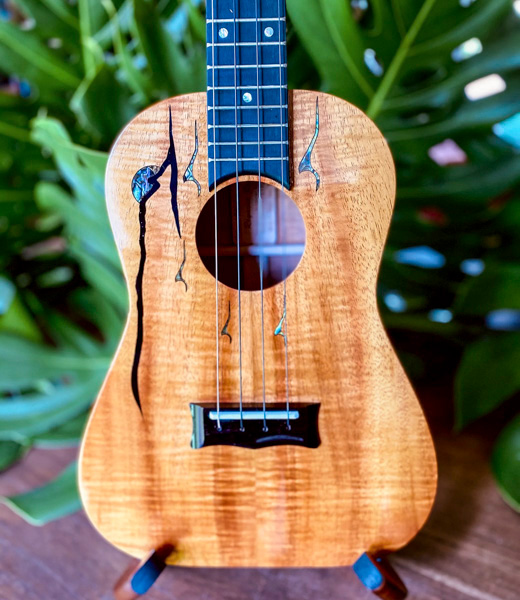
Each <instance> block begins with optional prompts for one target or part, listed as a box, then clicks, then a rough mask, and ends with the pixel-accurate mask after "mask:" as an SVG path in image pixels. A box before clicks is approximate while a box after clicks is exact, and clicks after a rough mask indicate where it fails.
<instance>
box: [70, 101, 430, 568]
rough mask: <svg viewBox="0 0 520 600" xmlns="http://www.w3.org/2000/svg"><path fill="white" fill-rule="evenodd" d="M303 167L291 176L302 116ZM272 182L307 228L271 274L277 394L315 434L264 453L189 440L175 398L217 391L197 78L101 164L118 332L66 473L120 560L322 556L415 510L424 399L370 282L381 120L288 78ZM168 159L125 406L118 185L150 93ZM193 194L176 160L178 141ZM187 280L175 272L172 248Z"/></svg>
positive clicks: (342, 557)
mask: <svg viewBox="0 0 520 600" xmlns="http://www.w3.org/2000/svg"><path fill="white" fill-rule="evenodd" d="M317 96H318V97H319V104H320V122H321V123H320V136H319V138H318V141H317V144H316V147H315V149H314V152H313V166H314V167H315V168H316V169H317V171H318V172H319V173H320V175H321V187H320V189H319V191H318V192H316V180H315V178H314V176H313V175H312V174H311V173H302V174H298V164H299V161H300V160H301V158H302V156H303V155H304V153H305V151H306V150H307V148H308V145H309V142H310V139H311V138H312V135H313V134H314V129H315V114H316V97H317ZM291 106H292V124H291V136H292V163H293V164H292V169H293V174H294V185H293V187H292V189H291V190H290V192H289V195H290V196H291V198H292V199H293V200H294V202H295V203H296V204H297V205H298V207H299V209H300V211H301V213H302V215H303V218H304V221H305V225H306V232H307V244H306V249H305V253H304V256H303V258H302V261H301V263H300V265H299V266H298V268H297V270H296V271H295V272H294V273H293V274H292V275H291V277H290V278H289V279H288V280H287V327H288V343H289V389H290V397H291V399H292V400H293V401H299V402H316V401H318V402H320V403H321V411H320V420H319V428H320V436H321V441H322V443H321V446H320V447H319V448H318V449H316V450H309V449H305V448H299V447H294V446H278V447H274V448H266V449H262V450H255V451H252V450H244V449H240V448H233V447H224V446H221V447H210V448H204V449H202V450H192V449H191V448H190V438H191V432H192V421H191V415H190V410H189V404H190V402H215V398H216V350H215V344H216V341H215V280H214V278H213V277H212V276H211V275H210V274H209V273H208V271H207V270H206V269H205V267H204V266H203V264H202V261H201V260H200V258H199V256H198V252H197V247H196V244H195V226H196V223H197V218H198V215H199V213H200V211H201V209H202V207H203V206H204V204H205V203H206V202H207V201H208V199H209V198H210V197H211V194H210V192H209V191H208V185H207V143H206V135H205V131H206V101H205V95H204V94H194V95H189V96H182V97H178V98H175V99H172V100H167V101H164V102H162V103H159V104H157V105H155V106H153V107H152V108H150V109H148V110H146V111H145V112H144V113H142V114H141V115H139V116H138V117H137V118H136V119H135V120H134V121H132V123H130V125H129V126H128V127H127V128H126V129H125V131H124V132H123V134H122V135H121V136H120V138H119V139H118V141H117V143H116V145H115V147H114V149H113V151H112V154H111V157H110V161H109V165H108V171H107V203H108V210H109V215H110V219H111V223H112V228H113V231H114V235H115V239H116V242H117V245H118V248H119V251H120V254H121V257H122V261H123V265H124V269H125V274H126V277H127V281H128V285H129V292H130V300H131V302H130V304H131V310H130V315H129V319H128V323H127V327H126V330H125V334H124V337H123V340H122V342H121V345H120V347H119V350H118V353H117V356H116V358H115V359H114V362H113V364H112V367H111V369H110V373H109V375H108V377H107V380H106V382H105V385H104V387H103V389H102V391H101V393H100V396H99V398H98V400H97V402H96V405H95V408H94V411H93V413H92V416H91V419H90V422H89V425H88V428H87V432H86V435H85V438H84V442H83V446H82V452H81V461H80V490H81V494H82V498H83V501H84V504H85V508H86V511H87V514H88V516H89V517H90V519H91V520H92V522H93V524H94V525H95V527H96V528H97V529H98V530H99V531H100V532H101V534H102V535H104V536H105V537H106V538H107V539H108V540H109V541H110V542H111V543H113V544H114V545H116V546H117V547H119V548H121V549H123V550H125V551H126V552H128V553H130V554H133V555H135V556H138V557H142V556H145V555H146V554H147V553H148V552H149V551H150V549H153V548H156V547H160V546H162V545H164V544H168V543H171V544H174V545H175V547H176V548H177V549H178V553H177V554H176V555H175V556H174V557H172V562H174V563H175V564H179V565H185V566H225V567H232V566H237V567H238V566H240V567H244V566H265V567H286V566H315V567H323V566H339V565H349V564H352V563H353V562H354V561H355V560H356V559H357V558H358V556H359V555H360V554H362V553H363V552H365V551H372V552H375V551H378V550H383V549H384V550H396V549H398V548H400V547H401V546H403V545H404V544H406V543H407V542H408V541H409V540H410V539H411V538H412V537H413V536H414V535H415V534H416V533H417V531H418V530H419V529H420V528H421V526H422V525H423V523H424V521H425V519H426V518H427V516H428V514H429V512H430V509H431V506H432V503H433V499H434V495H435V490H436V481H437V471H436V460H435V454H434V450H433V445H432V441H431V437H430V433H429V430H428V427H427V425H426V422H425V419H424V416H423V413H422V411H421V409H420V406H419V404H418V402H417V399H416V397H415V395H414V392H413V390H412V388H411V386H410V384H409V382H408V380H407V378H406V376H405V374H404V372H403V369H402V367H401V365H400V364H399V361H398V359H397V357H396V355H395V353H394V351H393V349H392V347H391V345H390V343H389V341H388V338H387V336H386V334H385V331H384V329H383V326H382V324H381V321H380V317H379V314H378V311H377V303H376V292H375V289H376V280H377V272H378V268H379V263H380V260H381V254H382V250H383V246H384V242H385V238H386V235H387V231H388V227H389V223H390V218H391V214H392V208H393V202H394V192H395V174H394V168H393V163H392V159H391V155H390V152H389V150H388V147H387V145H386V143H385V141H384V139H383V138H382V136H381V134H380V132H379V131H378V130H377V128H376V127H375V126H374V125H373V124H372V123H371V121H370V120H369V119H368V118H367V117H366V116H365V115H363V113H361V112H360V111H359V110H357V109H356V108H355V107H353V106H351V105H350V104H348V103H346V102H343V101H341V100H339V99H337V98H334V97H332V96H328V95H325V94H316V93H312V92H292V94H291ZM169 107H171V110H172V115H173V134H174V140H175V145H176V152H177V159H178V164H179V195H178V203H179V214H180V222H181V230H182V232H183V240H180V239H179V236H178V234H177V231H176V228H175V224H174V221H173V217H172V214H171V205H170V197H169V190H168V186H167V185H166V184H164V185H163V186H162V187H161V189H160V190H159V191H158V192H157V193H156V194H155V195H154V196H153V197H152V198H151V199H150V200H149V201H148V205H147V236H146V246H147V256H148V258H147V263H146V269H145V276H144V284H143V289H144V307H145V308H144V331H145V335H144V342H143V352H142V357H141V368H140V390H141V400H142V406H143V415H141V413H140V412H139V410H138V408H137V406H136V404H135V402H134V399H133V397H132V391H131V385H130V376H131V365H132V361H133V355H134V348H135V338H136V311H135V306H136V294H135V288H134V282H135V279H136V275H137V270H138V264H139V258H140V254H139V244H138V236H139V223H138V211H139V206H138V204H137V203H136V202H135V200H134V199H133V197H132V194H131V191H130V182H131V180H132V177H133V175H134V174H135V173H136V172H137V171H138V170H139V169H140V168H141V167H143V166H146V165H154V164H161V163H162V161H163V160H164V157H165V156H166V152H167V150H168V109H169ZM195 120H196V121H197V122H198V126H199V139H200V145H199V156H198V160H197V161H196V162H195V165H194V176H195V177H196V179H198V180H199V181H200V182H201V185H202V194H201V196H200V197H199V196H198V195H197V189H196V187H195V186H194V185H193V183H190V182H188V183H183V182H182V174H183V173H184V170H185V168H186V166H187V165H188V164H189V161H190V159H191V157H192V154H193V143H194V139H193V124H194V121H195ZM184 241H185V243H186V253H187V261H186V264H185V267H184V270H183V276H184V279H185V280H186V282H187V283H188V286H189V287H188V291H187V292H186V290H185V286H184V285H183V284H181V283H178V282H177V283H176V282H175V275H176V273H177V272H178V269H179V265H180V264H181V262H182V260H183V242H184ZM237 296H238V294H237V292H236V291H235V290H231V289H229V288H226V287H224V286H222V285H221V286H220V289H219V323H220V326H221V327H222V326H223V325H224V323H225V321H226V319H227V316H228V307H229V303H231V315H232V318H231V320H230V324H229V331H230V333H231V334H232V335H233V334H234V333H235V334H236V333H237V328H238V322H237ZM264 301H265V340H266V348H265V356H266V373H265V379H266V397H267V402H268V403H274V402H280V401H282V402H283V401H284V399H285V354H284V341H283V338H281V337H275V336H274V330H275V328H276V326H277V325H278V323H279V321H280V318H281V316H282V314H283V286H281V285H278V286H276V287H274V288H271V289H269V290H266V292H265V295H264ZM242 350H243V390H244V401H246V402H261V399H262V357H261V321H260V294H259V293H258V292H247V293H243V294H242ZM220 381H221V399H222V403H223V404H225V403H231V402H236V401H237V400H238V385H239V369H238V336H237V335H233V343H232V344H230V343H229V339H228V338H227V337H222V338H220Z"/></svg>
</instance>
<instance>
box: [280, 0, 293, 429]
mask: <svg viewBox="0 0 520 600" xmlns="http://www.w3.org/2000/svg"><path fill="white" fill-rule="evenodd" d="M281 2H282V0H277V11H278V13H277V17H278V65H279V69H280V157H281V160H280V170H281V180H282V198H281V203H282V209H281V215H280V216H281V220H282V228H281V229H282V231H283V248H284V250H283V260H282V276H283V315H284V318H285V335H284V336H283V338H284V347H285V395H286V397H285V404H286V410H287V429H289V430H290V429H291V420H290V416H289V411H290V408H291V404H290V398H289V341H288V325H287V323H288V315H287V229H286V223H285V201H284V200H285V198H284V196H283V191H284V188H285V181H284V152H283V148H284V143H283V142H284V139H283V104H284V102H283V101H284V98H283V89H284V83H283V79H282V78H283V72H282V27H283V26H282V18H283V16H284V15H283V13H282V10H281V8H280V4H281ZM284 4H285V3H284ZM287 105H289V92H287ZM287 136H289V131H287Z"/></svg>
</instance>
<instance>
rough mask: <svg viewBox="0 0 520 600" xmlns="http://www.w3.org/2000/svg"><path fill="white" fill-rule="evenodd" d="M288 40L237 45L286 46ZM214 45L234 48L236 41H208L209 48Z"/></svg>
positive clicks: (240, 44) (238, 44)
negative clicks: (214, 42)
mask: <svg viewBox="0 0 520 600" xmlns="http://www.w3.org/2000/svg"><path fill="white" fill-rule="evenodd" d="M286 45H287V42H237V43H236V46H237V47H243V46H253V47H255V48H256V47H257V46H286ZM213 46H215V48H222V47H224V48H234V47H235V43H234V42H217V43H216V44H213V43H211V42H208V43H207V44H206V47H207V48H212V47H213Z"/></svg>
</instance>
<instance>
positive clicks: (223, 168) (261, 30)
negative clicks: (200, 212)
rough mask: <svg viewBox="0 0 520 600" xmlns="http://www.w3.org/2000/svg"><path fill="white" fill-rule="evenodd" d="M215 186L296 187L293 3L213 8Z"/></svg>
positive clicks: (242, 0)
mask: <svg viewBox="0 0 520 600" xmlns="http://www.w3.org/2000/svg"><path fill="white" fill-rule="evenodd" d="M206 5H207V58H208V144H209V148H208V150H209V155H208V160H209V184H210V188H211V187H213V185H214V183H215V180H216V181H217V182H221V181H224V180H226V179H230V178H232V177H234V176H235V175H245V174H248V175H257V174H260V175H262V176H266V177H270V178H271V179H274V180H276V181H278V182H279V183H282V182H283V184H284V186H285V187H287V188H288V187H289V128H288V122H289V117H288V114H289V111H288V93H287V52H286V17H285V0H207V2H206Z"/></svg>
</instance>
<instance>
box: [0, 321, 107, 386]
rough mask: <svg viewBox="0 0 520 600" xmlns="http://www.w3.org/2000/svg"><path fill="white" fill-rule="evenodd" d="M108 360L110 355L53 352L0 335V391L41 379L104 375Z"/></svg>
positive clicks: (30, 384) (0, 333)
mask: <svg viewBox="0 0 520 600" xmlns="http://www.w3.org/2000/svg"><path fill="white" fill-rule="evenodd" d="M110 359H111V357H110V356H96V357H92V358H91V357H84V356H82V355H80V354H74V353H72V352H64V351H61V350H55V349H53V348H51V347H49V346H46V345H44V344H36V343H34V342H31V341H29V340H26V339H23V338H21V337H18V336H15V335H12V334H8V333H2V332H0V389H2V390H6V391H9V390H11V391H13V390H23V389H29V388H31V387H32V386H33V385H34V384H35V382H37V381H38V380H41V379H57V378H61V377H63V376H65V375H70V376H73V375H74V374H77V373H79V374H85V373H92V372H94V373H95V372H97V373H98V374H99V373H104V372H106V369H107V368H108V366H109V364H110Z"/></svg>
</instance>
